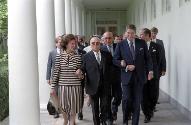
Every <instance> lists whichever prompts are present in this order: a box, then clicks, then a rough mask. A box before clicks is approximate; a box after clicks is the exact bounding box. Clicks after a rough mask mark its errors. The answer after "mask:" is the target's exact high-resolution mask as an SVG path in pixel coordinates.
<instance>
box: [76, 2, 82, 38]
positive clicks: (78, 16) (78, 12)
mask: <svg viewBox="0 0 191 125" xmlns="http://www.w3.org/2000/svg"><path fill="white" fill-rule="evenodd" d="M81 17H82V14H81V8H80V7H79V5H77V6H76V31H77V34H78V35H81V34H82V32H81V26H82V18H81Z"/></svg>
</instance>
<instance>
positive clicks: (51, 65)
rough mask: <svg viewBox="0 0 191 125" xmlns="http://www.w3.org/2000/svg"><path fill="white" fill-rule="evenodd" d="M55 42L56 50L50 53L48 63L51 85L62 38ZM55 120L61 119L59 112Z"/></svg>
mask: <svg viewBox="0 0 191 125" xmlns="http://www.w3.org/2000/svg"><path fill="white" fill-rule="evenodd" d="M55 41H56V49H54V50H52V51H51V52H50V53H49V56H48V63H47V71H46V80H47V82H48V84H49V85H50V84H51V78H52V72H53V68H54V64H55V58H56V55H57V54H60V49H61V42H62V37H61V36H58V37H57V38H56V40H55ZM56 91H57V95H58V89H56ZM54 118H59V113H58V111H56V113H55V115H54Z"/></svg>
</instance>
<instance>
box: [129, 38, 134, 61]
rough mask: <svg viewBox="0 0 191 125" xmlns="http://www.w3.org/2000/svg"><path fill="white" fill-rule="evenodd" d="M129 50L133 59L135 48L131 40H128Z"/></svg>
mask: <svg viewBox="0 0 191 125" xmlns="http://www.w3.org/2000/svg"><path fill="white" fill-rule="evenodd" d="M130 51H131V54H132V56H133V60H135V48H134V45H133V42H132V41H131V42H130Z"/></svg>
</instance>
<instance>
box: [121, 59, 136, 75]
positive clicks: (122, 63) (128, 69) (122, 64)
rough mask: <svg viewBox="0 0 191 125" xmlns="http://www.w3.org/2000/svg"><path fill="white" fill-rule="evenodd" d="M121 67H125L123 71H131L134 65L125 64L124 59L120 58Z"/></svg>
mask: <svg viewBox="0 0 191 125" xmlns="http://www.w3.org/2000/svg"><path fill="white" fill-rule="evenodd" d="M121 67H125V71H126V72H127V71H133V70H134V69H135V65H127V64H126V62H125V60H121Z"/></svg>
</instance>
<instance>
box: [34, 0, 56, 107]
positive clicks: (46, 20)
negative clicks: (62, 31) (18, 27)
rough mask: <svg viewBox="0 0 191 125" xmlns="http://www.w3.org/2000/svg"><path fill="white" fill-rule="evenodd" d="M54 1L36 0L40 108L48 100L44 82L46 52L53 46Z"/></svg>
mask: <svg viewBox="0 0 191 125" xmlns="http://www.w3.org/2000/svg"><path fill="white" fill-rule="evenodd" d="M54 19H55V18H54V1H53V0H37V41H38V65H39V88H40V104H41V108H46V104H47V102H48V100H49V95H50V94H49V92H50V91H49V85H48V84H47V82H46V69H47V61H48V54H49V52H50V51H51V50H53V48H54V47H55V31H54V30H55V22H54Z"/></svg>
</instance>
